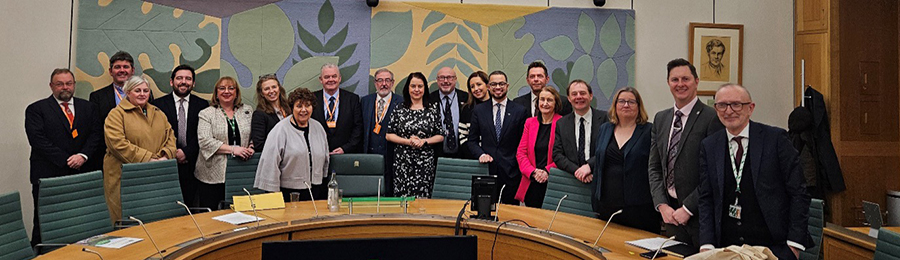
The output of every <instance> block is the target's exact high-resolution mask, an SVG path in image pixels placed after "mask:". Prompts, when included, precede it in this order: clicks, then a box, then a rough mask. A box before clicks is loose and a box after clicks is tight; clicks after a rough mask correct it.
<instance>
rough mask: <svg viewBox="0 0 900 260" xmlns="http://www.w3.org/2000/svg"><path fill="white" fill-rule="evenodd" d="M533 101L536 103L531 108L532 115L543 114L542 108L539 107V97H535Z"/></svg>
mask: <svg viewBox="0 0 900 260" xmlns="http://www.w3.org/2000/svg"><path fill="white" fill-rule="evenodd" d="M531 103H534V104H533V106H534V107H532V108H531V116H537V115H540V114H541V112H540V111H541V110H540V109H538V98H534V100H532V102H531Z"/></svg>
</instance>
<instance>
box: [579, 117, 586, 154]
mask: <svg viewBox="0 0 900 260" xmlns="http://www.w3.org/2000/svg"><path fill="white" fill-rule="evenodd" d="M580 122H581V123H580V124H579V126H578V163H579V164H584V163H585V160H584V147H585V146H586V144H585V141H586V140H587V138H585V135H586V134H585V131H584V117H582V118H581V120H580Z"/></svg>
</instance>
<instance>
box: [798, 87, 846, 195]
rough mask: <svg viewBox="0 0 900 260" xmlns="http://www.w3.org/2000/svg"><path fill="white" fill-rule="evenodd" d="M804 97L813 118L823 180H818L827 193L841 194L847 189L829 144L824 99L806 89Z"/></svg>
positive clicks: (838, 163)
mask: <svg viewBox="0 0 900 260" xmlns="http://www.w3.org/2000/svg"><path fill="white" fill-rule="evenodd" d="M804 93H805V94H804V96H808V97H809V98H807V99H806V108H807V109H809V112H810V113H811V114H812V116H813V123H814V125H815V130H813V131H814V133H815V135H814V136H815V137H814V138H815V142H816V154H818V155H819V156H818V158H816V162H817V163H818V166H819V167H817V168H816V169H817V170H819V172H820V173H819V174H818V176H823V177H824V178H825V179H824V180H820V181H819V182H817V183H819V184H820V185H825V186H824V187H823V188H824V189H825V190H827V191H829V192H841V191H843V190H845V189H847V186H845V185H844V175H843V173H841V165H840V162H839V161H838V158H837V153H836V152H835V151H834V144H832V143H831V123H829V122H828V111H826V109H825V99H824V97H823V96H822V94H821V93H819V91H816V89H814V88H806V91H804Z"/></svg>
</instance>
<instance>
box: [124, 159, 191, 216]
mask: <svg viewBox="0 0 900 260" xmlns="http://www.w3.org/2000/svg"><path fill="white" fill-rule="evenodd" d="M121 193H122V218H123V219H127V218H128V217H129V216H133V217H135V218H138V219H140V220H141V221H143V222H144V223H149V222H153V221H157V220H161V219H167V218H172V217H178V216H182V215H185V214H187V212H185V210H184V207H182V206H180V205H178V204H176V203H175V201H181V200H182V196H181V184H179V182H178V165H177V164H176V162H175V160H174V159H170V160H165V161H155V162H145V163H129V164H125V165H122V188H121Z"/></svg>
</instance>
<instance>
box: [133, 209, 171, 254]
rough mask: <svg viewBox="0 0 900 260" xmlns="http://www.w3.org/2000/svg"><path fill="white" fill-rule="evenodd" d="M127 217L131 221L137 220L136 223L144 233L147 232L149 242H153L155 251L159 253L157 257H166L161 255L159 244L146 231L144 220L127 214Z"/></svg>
mask: <svg viewBox="0 0 900 260" xmlns="http://www.w3.org/2000/svg"><path fill="white" fill-rule="evenodd" d="M128 219H131V220H133V221H137V223H138V224H140V225H141V228H143V229H144V233H147V238H149V239H150V243H153V248H156V253H158V254H159V259H166V257H165V256H163V254H162V251H160V250H159V246H157V245H156V241H153V236H150V231H148V230H147V227H146V226H144V222H143V221H141V220H140V219H137V218H135V217H132V216H129V217H128Z"/></svg>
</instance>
